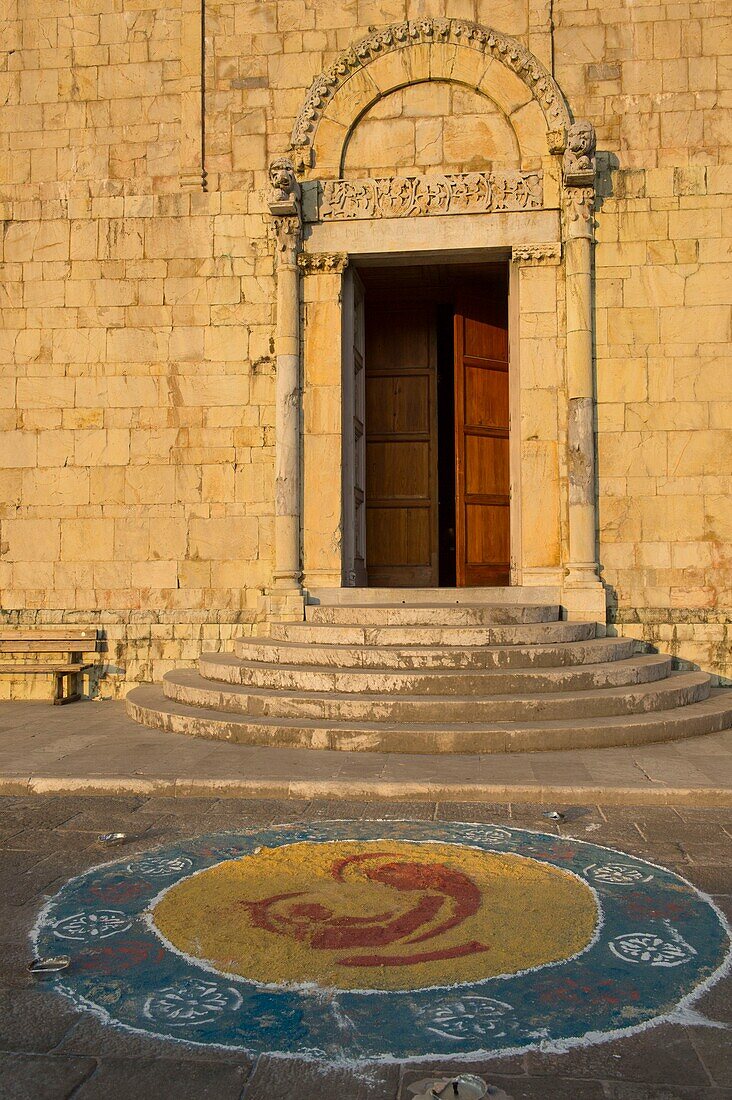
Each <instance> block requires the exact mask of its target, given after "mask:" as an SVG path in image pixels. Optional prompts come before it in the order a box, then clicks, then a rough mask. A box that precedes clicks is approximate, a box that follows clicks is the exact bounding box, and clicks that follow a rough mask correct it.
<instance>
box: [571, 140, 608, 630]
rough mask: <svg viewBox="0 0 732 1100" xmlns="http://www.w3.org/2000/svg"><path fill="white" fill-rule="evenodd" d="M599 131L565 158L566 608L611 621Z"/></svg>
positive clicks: (575, 145) (575, 614)
mask: <svg viewBox="0 0 732 1100" xmlns="http://www.w3.org/2000/svg"><path fill="white" fill-rule="evenodd" d="M594 153H595V134H594V130H593V128H592V126H591V125H590V123H588V122H577V123H575V124H574V125H573V126H571V127H570V130H569V134H568V138H567V150H566V152H565V154H564V165H563V177H564V218H565V279H566V291H567V397H568V403H569V408H568V425H567V448H568V453H567V470H568V477H569V561H568V562H567V575H566V578H565V581H564V598H563V601H564V605H565V608H566V610H567V615H568V617H569V618H572V619H581V620H585V619H589V620H592V621H599V622H602V623H603V624H604V622H605V592H604V589H603V586H602V584H601V582H600V579H599V565H598V561H597V490H596V484H595V428H594V409H595V387H594V369H593V309H592V277H593V275H592V267H593V247H594V205H595V158H594Z"/></svg>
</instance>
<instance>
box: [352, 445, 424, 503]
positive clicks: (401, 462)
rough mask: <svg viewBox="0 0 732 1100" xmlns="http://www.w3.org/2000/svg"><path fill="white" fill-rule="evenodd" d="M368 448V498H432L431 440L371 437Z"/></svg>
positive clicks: (410, 499)
mask: <svg viewBox="0 0 732 1100" xmlns="http://www.w3.org/2000/svg"><path fill="white" fill-rule="evenodd" d="M368 448H369V451H368V454H369V462H368V471H367V477H366V498H367V500H369V501H372V500H377V499H379V500H381V501H384V500H389V499H392V498H399V499H400V500H403V501H410V502H411V501H428V500H429V494H430V487H431V486H430V472H431V471H430V444H429V442H420V443H411V442H405V441H404V440H393V441H391V440H390V441H388V442H386V441H385V442H375V441H370V442H369V444H368Z"/></svg>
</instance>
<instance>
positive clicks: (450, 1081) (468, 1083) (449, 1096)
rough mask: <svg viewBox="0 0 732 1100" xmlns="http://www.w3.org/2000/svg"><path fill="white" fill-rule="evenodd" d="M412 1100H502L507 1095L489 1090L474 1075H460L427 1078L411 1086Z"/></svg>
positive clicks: (481, 1080) (480, 1079)
mask: <svg viewBox="0 0 732 1100" xmlns="http://www.w3.org/2000/svg"><path fill="white" fill-rule="evenodd" d="M409 1091H410V1093H411V1096H412V1100H435V1097H439V1100H483V1097H491V1098H495V1100H501V1098H502V1097H505V1095H506V1094H505V1093H502V1092H500V1091H499V1090H498V1089H494V1090H489V1088H488V1085H487V1084H486V1083H485V1081H484V1080H483V1078H482V1077H476V1076H475V1075H474V1074H472V1073H460V1074H458V1076H457V1077H425V1078H423V1079H422V1080H421V1081H415V1082H414V1084H413V1085H410V1086H409Z"/></svg>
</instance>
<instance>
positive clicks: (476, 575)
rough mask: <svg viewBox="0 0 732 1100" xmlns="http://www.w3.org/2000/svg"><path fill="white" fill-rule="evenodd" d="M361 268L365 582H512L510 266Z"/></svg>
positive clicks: (425, 584) (415, 584)
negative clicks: (363, 376)
mask: <svg viewBox="0 0 732 1100" xmlns="http://www.w3.org/2000/svg"><path fill="white" fill-rule="evenodd" d="M359 275H360V277H361V279H362V281H363V284H364V296H365V338H366V339H365V374H366V383H365V384H366V402H365V407H366V418H365V421H366V422H365V433H366V570H367V576H368V584H369V585H370V586H372V587H374V586H376V587H382V586H383V587H434V586H437V585H440V586H444V587H452V586H454V585H456V584H457V585H459V586H464V585H475V584H480V585H490V584H508V583H509V564H508V562H509V545H508V508H509V495H508V493H509V490H508V285H507V270H506V265H505V264H501V265H496V264H475V265H470V266H465V265H459V266H458V265H454V266H453V265H439V266H438V265H420V266H414V267H389V268H377V267H363V268H360V269H359Z"/></svg>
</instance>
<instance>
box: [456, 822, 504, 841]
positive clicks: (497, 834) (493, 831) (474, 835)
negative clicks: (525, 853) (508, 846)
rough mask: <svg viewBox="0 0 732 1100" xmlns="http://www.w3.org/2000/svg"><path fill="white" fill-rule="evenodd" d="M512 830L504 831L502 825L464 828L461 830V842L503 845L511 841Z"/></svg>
mask: <svg viewBox="0 0 732 1100" xmlns="http://www.w3.org/2000/svg"><path fill="white" fill-rule="evenodd" d="M511 836H512V834H511V830H510V829H502V828H501V826H500V825H486V826H484V827H481V826H478V827H476V828H474V829H471V828H464V829H461V830H460V840H461V841H466V840H467V841H470V840H472V841H475V843H476V844H483V843H485V842H486V841H487V842H488V843H489V844H503V843H505V841H507V840H510V839H511Z"/></svg>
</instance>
